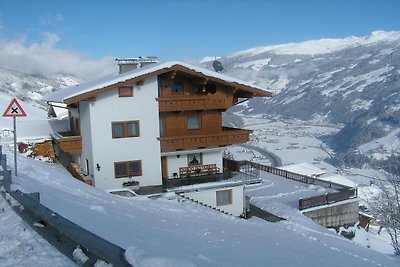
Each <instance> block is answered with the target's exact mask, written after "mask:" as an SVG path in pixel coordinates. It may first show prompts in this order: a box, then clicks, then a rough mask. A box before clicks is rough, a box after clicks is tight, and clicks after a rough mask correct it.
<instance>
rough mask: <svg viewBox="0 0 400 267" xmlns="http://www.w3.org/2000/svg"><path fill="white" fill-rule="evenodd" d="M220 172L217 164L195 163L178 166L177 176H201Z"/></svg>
mask: <svg viewBox="0 0 400 267" xmlns="http://www.w3.org/2000/svg"><path fill="white" fill-rule="evenodd" d="M217 173H220V169H219V168H218V167H217V164H206V165H196V166H188V167H181V168H179V177H181V178H182V177H192V176H203V175H213V174H217Z"/></svg>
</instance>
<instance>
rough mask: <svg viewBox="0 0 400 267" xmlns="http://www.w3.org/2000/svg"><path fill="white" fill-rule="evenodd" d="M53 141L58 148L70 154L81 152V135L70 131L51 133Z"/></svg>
mask: <svg viewBox="0 0 400 267" xmlns="http://www.w3.org/2000/svg"><path fill="white" fill-rule="evenodd" d="M51 136H52V137H53V140H54V142H55V143H56V144H57V145H58V146H59V147H60V149H61V150H62V151H64V152H66V153H70V154H80V153H82V137H81V136H80V135H74V134H73V133H71V132H62V133H53V134H52V135H51Z"/></svg>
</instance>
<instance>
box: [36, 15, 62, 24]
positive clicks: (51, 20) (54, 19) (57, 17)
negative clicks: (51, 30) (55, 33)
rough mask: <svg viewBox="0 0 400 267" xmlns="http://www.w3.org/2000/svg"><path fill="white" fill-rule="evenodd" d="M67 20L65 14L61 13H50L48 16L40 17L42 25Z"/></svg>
mask: <svg viewBox="0 0 400 267" xmlns="http://www.w3.org/2000/svg"><path fill="white" fill-rule="evenodd" d="M63 20H65V18H64V16H63V15H61V14H56V15H48V16H46V17H41V18H40V19H39V24H40V25H55V24H56V23H57V22H60V21H63Z"/></svg>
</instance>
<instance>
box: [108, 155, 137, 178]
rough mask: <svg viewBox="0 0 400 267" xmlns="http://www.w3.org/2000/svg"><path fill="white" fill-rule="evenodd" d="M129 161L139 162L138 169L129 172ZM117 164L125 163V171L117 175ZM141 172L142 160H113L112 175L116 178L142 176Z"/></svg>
mask: <svg viewBox="0 0 400 267" xmlns="http://www.w3.org/2000/svg"><path fill="white" fill-rule="evenodd" d="M130 163H139V171H138V172H132V173H130V171H129V164H130ZM117 164H125V171H126V172H125V173H124V174H123V175H117V172H116V167H117ZM142 173H143V169H142V161H141V160H130V161H117V162H114V177H115V178H116V179H118V178H127V177H133V176H142Z"/></svg>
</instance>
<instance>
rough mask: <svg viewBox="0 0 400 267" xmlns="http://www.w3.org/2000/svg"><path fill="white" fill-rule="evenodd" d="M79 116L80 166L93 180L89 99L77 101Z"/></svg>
mask: <svg viewBox="0 0 400 267" xmlns="http://www.w3.org/2000/svg"><path fill="white" fill-rule="evenodd" d="M79 118H80V125H81V126H80V128H81V129H80V130H81V136H82V156H81V167H82V169H83V170H85V171H86V173H88V174H89V178H91V179H92V180H93V178H94V170H95V169H94V166H93V151H92V131H91V128H90V127H91V123H90V101H81V102H80V103H79ZM86 160H87V161H88V163H89V165H88V166H87V165H86ZM93 185H94V181H93Z"/></svg>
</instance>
